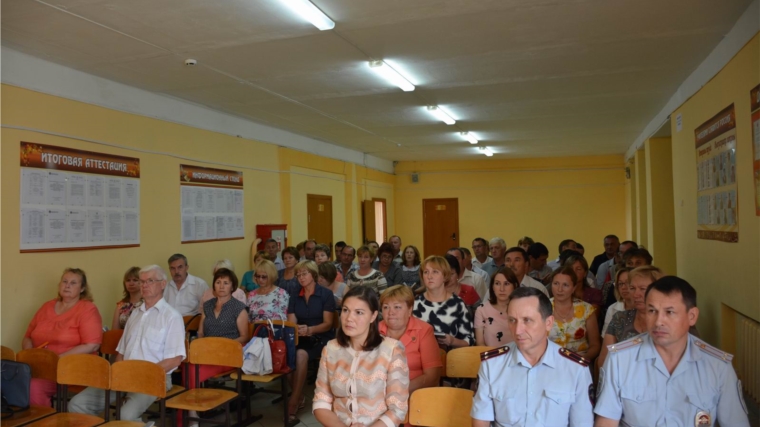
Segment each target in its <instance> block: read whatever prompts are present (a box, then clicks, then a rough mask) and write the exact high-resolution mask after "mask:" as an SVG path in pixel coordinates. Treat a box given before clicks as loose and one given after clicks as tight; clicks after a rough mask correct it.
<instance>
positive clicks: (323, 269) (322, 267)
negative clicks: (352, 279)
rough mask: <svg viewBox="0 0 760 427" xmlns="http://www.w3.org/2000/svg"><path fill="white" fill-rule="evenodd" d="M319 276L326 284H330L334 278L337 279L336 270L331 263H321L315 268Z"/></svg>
mask: <svg viewBox="0 0 760 427" xmlns="http://www.w3.org/2000/svg"><path fill="white" fill-rule="evenodd" d="M317 270H319V275H320V276H322V277H323V278H324V279H325V280H327V282H328V283H330V284H332V282H334V281H335V278H336V277H338V269H337V268H335V264H333V263H331V262H323V263H322V264H319V265H318V266H317Z"/></svg>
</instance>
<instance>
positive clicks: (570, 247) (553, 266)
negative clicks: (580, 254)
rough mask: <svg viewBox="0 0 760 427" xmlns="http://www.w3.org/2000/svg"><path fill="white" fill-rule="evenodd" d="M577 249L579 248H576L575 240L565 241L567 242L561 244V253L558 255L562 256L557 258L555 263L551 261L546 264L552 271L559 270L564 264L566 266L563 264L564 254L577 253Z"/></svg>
mask: <svg viewBox="0 0 760 427" xmlns="http://www.w3.org/2000/svg"><path fill="white" fill-rule="evenodd" d="M576 249H577V248H576V246H575V240H573V239H565V240H563V241H561V242H559V252H558V253H559V255H560V256H559V257H557V259H555V260H553V261H549V262H548V263H546V265H548V266H549V268H551V269H552V271H554V270H556V269H558V268H559V267H560V266H561V265H562V264H564V263H563V262H562V253H563V252H565V251H568V250H569V251H573V252H577V251H576Z"/></svg>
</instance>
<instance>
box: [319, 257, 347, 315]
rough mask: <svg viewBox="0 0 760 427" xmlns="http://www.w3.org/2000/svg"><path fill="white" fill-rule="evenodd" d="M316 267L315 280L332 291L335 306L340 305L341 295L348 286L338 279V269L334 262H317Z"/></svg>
mask: <svg viewBox="0 0 760 427" xmlns="http://www.w3.org/2000/svg"><path fill="white" fill-rule="evenodd" d="M317 269H318V270H319V279H318V280H317V282H318V283H319V284H320V285H321V286H324V287H325V288H327V289H329V290H330V292H332V293H333V296H335V306H336V307H340V306H341V305H343V295H344V294H345V293H346V291H347V290H348V286H346V284H345V283H343V282H340V281H339V280H338V269H337V268H335V264H333V263H331V262H324V263H322V264H319V266H318V267H317Z"/></svg>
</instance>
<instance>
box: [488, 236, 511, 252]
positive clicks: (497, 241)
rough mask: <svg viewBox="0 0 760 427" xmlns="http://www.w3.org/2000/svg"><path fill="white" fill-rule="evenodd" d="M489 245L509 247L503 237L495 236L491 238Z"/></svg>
mask: <svg viewBox="0 0 760 427" xmlns="http://www.w3.org/2000/svg"><path fill="white" fill-rule="evenodd" d="M488 244H489V245H499V246H501V247H502V248H503V249H507V242H505V241H504V239H502V238H501V237H494V238H493V239H491V241H490V242H488Z"/></svg>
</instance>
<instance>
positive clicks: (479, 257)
mask: <svg viewBox="0 0 760 427" xmlns="http://www.w3.org/2000/svg"><path fill="white" fill-rule="evenodd" d="M472 252H473V255H474V256H473V257H472V266H473V267H476V268H479V269H481V270H483V266H484V265H486V264H488V263H490V262H491V261H493V259H492V258H491V257H490V256H488V242H487V241H486V239H484V238H482V237H476V238H475V239H474V240H473V241H472ZM484 271H485V270H484Z"/></svg>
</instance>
